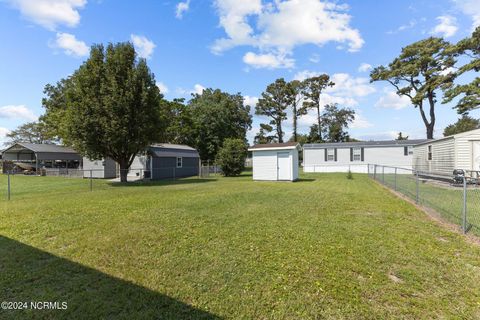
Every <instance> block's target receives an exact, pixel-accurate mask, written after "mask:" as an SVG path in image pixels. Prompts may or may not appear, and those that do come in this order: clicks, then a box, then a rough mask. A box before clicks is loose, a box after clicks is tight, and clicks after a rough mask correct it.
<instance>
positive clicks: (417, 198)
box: [415, 171, 420, 204]
mask: <svg viewBox="0 0 480 320" xmlns="http://www.w3.org/2000/svg"><path fill="white" fill-rule="evenodd" d="M415 175H416V180H417V192H416V193H417V194H416V196H415V203H416V204H418V202H419V200H420V199H419V191H420V190H419V188H420V185H419V182H420V181H419V178H418V171H415Z"/></svg>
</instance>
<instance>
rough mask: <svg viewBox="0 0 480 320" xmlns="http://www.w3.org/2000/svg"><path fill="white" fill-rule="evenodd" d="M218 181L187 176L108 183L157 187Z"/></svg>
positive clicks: (112, 183) (111, 184) (113, 185)
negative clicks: (184, 177) (182, 177)
mask: <svg viewBox="0 0 480 320" xmlns="http://www.w3.org/2000/svg"><path fill="white" fill-rule="evenodd" d="M212 181H217V179H215V178H201V179H199V178H187V179H176V180H174V179H163V180H154V181H152V180H137V181H130V182H119V181H111V182H108V185H110V186H112V187H157V186H170V185H181V184H197V183H206V182H212Z"/></svg>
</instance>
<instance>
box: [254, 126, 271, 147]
mask: <svg viewBox="0 0 480 320" xmlns="http://www.w3.org/2000/svg"><path fill="white" fill-rule="evenodd" d="M272 131H273V127H272V126H271V125H269V124H265V123H261V124H260V130H259V131H258V133H257V134H256V135H255V138H254V139H253V143H255V144H265V143H272V142H274V141H275V140H276V136H275V135H270V133H271V132H272Z"/></svg>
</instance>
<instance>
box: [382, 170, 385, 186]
mask: <svg viewBox="0 0 480 320" xmlns="http://www.w3.org/2000/svg"><path fill="white" fill-rule="evenodd" d="M382 183H383V184H385V167H382Z"/></svg>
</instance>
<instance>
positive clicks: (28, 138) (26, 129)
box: [5, 122, 57, 145]
mask: <svg viewBox="0 0 480 320" xmlns="http://www.w3.org/2000/svg"><path fill="white" fill-rule="evenodd" d="M6 138H7V139H8V141H7V142H5V145H10V144H14V143H17V142H28V143H55V142H57V141H55V140H54V139H50V138H49V136H48V133H47V128H46V126H45V124H44V123H43V122H27V123H25V124H22V125H21V126H19V127H17V128H16V129H14V130H12V131H10V132H9V133H7V134H6Z"/></svg>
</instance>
